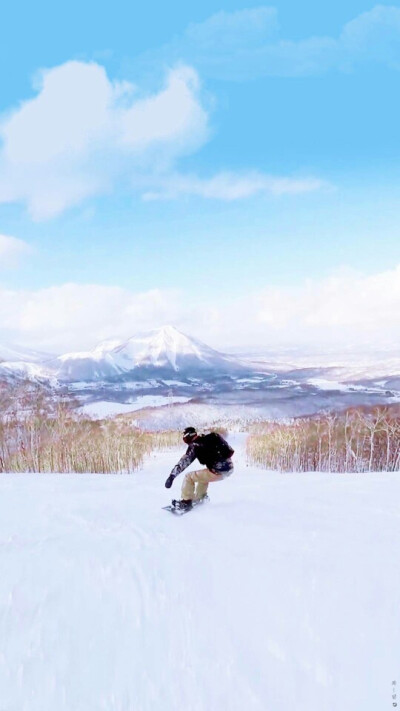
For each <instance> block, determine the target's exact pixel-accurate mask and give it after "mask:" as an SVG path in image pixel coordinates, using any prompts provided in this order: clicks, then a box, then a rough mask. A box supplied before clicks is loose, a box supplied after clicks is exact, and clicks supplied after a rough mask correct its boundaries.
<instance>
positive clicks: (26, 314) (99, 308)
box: [0, 283, 182, 351]
mask: <svg viewBox="0 0 400 711" xmlns="http://www.w3.org/2000/svg"><path fill="white" fill-rule="evenodd" d="M181 314H182V308H181V305H180V300H179V298H178V295H177V293H176V292H175V291H174V290H166V291H160V290H158V289H153V290H150V291H147V292H142V293H134V292H131V291H128V290H126V289H121V288H120V287H109V286H101V285H97V284H83V285H81V284H74V283H70V284H63V285H61V286H54V287H50V288H47V289H40V290H37V291H22V290H21V291H17V290H5V289H0V333H1V331H3V333H4V334H7V340H9V341H15V342H19V343H24V344H31V345H32V346H33V347H39V346H40V347H41V348H43V349H44V350H46V349H47V350H50V351H70V350H76V349H82V348H89V347H92V346H93V345H95V344H96V343H97V342H99V341H102V340H105V339H107V338H109V337H116V338H129V336H131V335H132V334H133V333H135V332H137V331H140V330H147V329H148V328H152V327H157V326H161V325H163V324H164V323H165V322H166V321H168V319H171V318H172V319H174V320H175V319H177V318H180V317H181Z"/></svg>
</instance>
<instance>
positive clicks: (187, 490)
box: [182, 469, 223, 500]
mask: <svg viewBox="0 0 400 711" xmlns="http://www.w3.org/2000/svg"><path fill="white" fill-rule="evenodd" d="M222 479H223V476H222V474H213V472H210V470H209V469H198V470H197V471H196V472H188V474H186V476H185V478H184V480H183V484H182V499H186V500H187V499H201V497H202V496H205V495H206V493H207V489H208V485H209V483H210V481H222ZM195 484H197V486H196V494H195V492H194V487H195Z"/></svg>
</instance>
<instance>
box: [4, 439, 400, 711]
mask: <svg viewBox="0 0 400 711" xmlns="http://www.w3.org/2000/svg"><path fill="white" fill-rule="evenodd" d="M230 441H231V442H232V444H233V446H234V447H235V448H236V453H235V461H236V469H235V473H234V474H233V476H231V477H230V478H229V479H226V480H225V481H223V482H219V483H216V484H211V485H210V498H211V502H210V503H209V504H206V505H205V506H202V507H200V508H198V509H195V510H194V511H193V512H190V513H189V514H187V515H185V516H183V517H180V518H177V517H174V516H172V515H171V514H169V513H168V512H166V511H163V510H162V509H161V507H162V506H163V505H165V504H167V503H168V502H169V500H170V498H171V496H177V495H179V484H180V482H181V481H182V476H181V477H180V481H179V480H177V481H176V482H175V484H174V487H173V489H172V490H171V491H167V490H166V489H165V488H164V480H165V478H166V476H167V475H168V473H169V471H170V470H171V468H172V466H173V464H175V462H176V461H177V459H178V458H179V456H180V454H181V452H182V451H183V449H182V450H180V449H176V450H172V451H166V452H161V453H156V454H153V455H152V456H151V457H150V458H149V459H148V460H147V461H146V463H145V464H144V466H143V468H142V470H141V471H138V472H137V473H136V474H134V475H131V476H127V475H117V476H111V475H96V474H92V475H55V474H53V475H51V474H49V475H32V474H31V475H29V474H22V475H2V476H1V477H0V551H1V571H2V572H1V576H0V610H1V614H0V689H1V695H0V708H1V711H101V710H103V711H161V710H162V711H177V710H179V709H185V710H187V711H221V709H223V710H225V709H226V711H288V709H296V711H338V710H340V711H361V710H362V711H381V710H382V711H384V709H389V708H392V699H391V694H392V685H391V684H392V680H394V679H397V680H399V672H400V667H399V650H400V627H399V624H398V610H399V602H400V594H399V590H400V569H399V565H398V561H399V559H400V535H399V518H400V514H399V509H398V500H399V493H400V477H399V476H398V474H357V475H355V474H351V475H350V474H349V475H337V474H336V475H328V474H317V473H313V474H284V475H282V474H278V473H273V472H265V471H262V470H259V469H256V468H254V467H251V466H246V462H245V458H244V453H243V444H244V437H243V436H242V435H235V436H234V437H232V438H231V440H230ZM194 466H195V465H192V468H193V467H194Z"/></svg>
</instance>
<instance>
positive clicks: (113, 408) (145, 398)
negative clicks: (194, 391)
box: [79, 395, 190, 418]
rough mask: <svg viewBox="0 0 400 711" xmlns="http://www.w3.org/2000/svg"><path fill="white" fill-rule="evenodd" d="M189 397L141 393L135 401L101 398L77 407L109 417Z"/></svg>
mask: <svg viewBox="0 0 400 711" xmlns="http://www.w3.org/2000/svg"><path fill="white" fill-rule="evenodd" d="M189 400H190V398H189V397H183V396H180V395H176V396H171V397H167V396H164V395H142V396H141V397H138V398H137V400H135V402H130V403H126V402H107V401H106V400H101V401H99V402H90V403H88V404H87V405H83V406H82V407H80V408H79V411H80V412H83V413H84V414H85V415H88V416H89V417H93V418H96V417H98V418H103V417H110V416H112V415H120V414H123V413H127V412H135V411H136V410H143V409H144V408H146V407H160V406H162V405H173V404H174V403H182V402H188V401H189Z"/></svg>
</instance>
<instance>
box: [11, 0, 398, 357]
mask: <svg viewBox="0 0 400 711" xmlns="http://www.w3.org/2000/svg"><path fill="white" fill-rule="evenodd" d="M4 15H5V21H4V23H3V30H2V33H3V36H2V41H1V42H0V74H1V92H0V112H1V114H0V296H1V299H0V302H2V303H3V306H1V305H0V339H1V338H2V337H3V338H4V339H12V340H18V341H20V342H25V343H29V344H32V345H35V346H36V347H39V346H40V347H48V348H53V349H56V350H67V349H68V348H69V347H71V348H72V347H73V348H77V347H80V346H82V347H91V345H94V344H95V343H96V342H97V340H99V339H102V338H105V337H108V336H110V337H112V336H117V337H121V338H122V337H126V336H128V335H129V334H130V333H134V332H135V331H136V330H139V329H143V328H146V327H149V328H151V327H153V326H158V325H161V323H163V322H164V321H166V320H167V321H172V322H174V323H175V324H176V325H177V326H178V327H181V328H183V329H185V330H186V331H189V332H192V333H193V334H194V335H198V336H200V337H202V338H203V339H204V340H207V341H209V342H211V344H212V345H217V346H219V347H221V346H222V345H223V343H225V342H226V344H227V345H240V344H242V343H243V344H249V345H250V344H254V345H255V344H268V345H270V344H274V343H276V344H279V343H286V342H293V344H295V343H297V342H298V341H300V342H303V341H304V342H309V341H316V340H322V341H324V340H327V341H329V339H330V338H334V339H335V340H336V339H339V341H340V340H342V341H343V343H344V344H345V343H347V342H348V341H349V339H354V340H357V339H358V338H360V339H361V340H362V341H363V342H364V341H365V342H367V341H371V340H372V341H373V340H374V339H375V338H376V337H377V335H379V337H380V338H388V339H390V338H393V337H397V335H398V334H399V333H400V322H399V320H398V318H397V317H396V314H397V313H398V311H399V309H398V306H399V300H400V295H399V289H398V287H397V284H398V278H397V271H396V270H397V267H398V265H399V264H400V239H399V237H400V234H399V232H400V227H399V224H400V223H399V207H398V205H399V193H400V174H399V173H400V172H399V167H398V166H399V158H400V155H399V154H400V144H399V141H398V125H399V98H398V97H399V92H398V81H399V76H400V75H399V72H400V9H399V8H398V6H397V5H394V4H386V5H374V4H370V5H368V4H366V3H365V2H347V3H341V2H338V3H335V4H334V5H333V4H331V6H326V5H325V6H324V5H323V4H321V3H316V2H307V1H305V2H303V3H301V4H299V3H293V2H275V3H274V4H273V5H261V4H259V5H254V6H253V5H250V6H245V5H243V4H241V3H240V2H224V3H215V2H202V3H196V2H194V3H190V4H187V3H177V2H170V3H168V4H165V3H149V4H147V5H145V6H143V7H142V6H140V7H134V6H133V5H132V4H131V3H127V2H120V1H118V0H117V2H114V3H113V4H112V7H111V6H108V7H107V8H106V9H104V8H103V7H99V6H98V3H93V2H86V3H84V4H83V5H82V4H80V3H79V4H78V3H77V2H75V1H72V2H70V3H68V5H64V6H63V7H61V8H60V7H57V8H56V7H55V6H54V4H53V3H48V2H36V3H35V4H34V6H33V5H32V4H29V3H15V4H14V5H11V4H10V3H8V5H7V8H6V9H4V10H3V17H4ZM21 17H23V19H24V21H23V22H21ZM377 284H378V285H379V286H378V287H377V286H376V285H377ZM65 285H69V286H68V294H67V293H66V290H65ZM335 288H336V289H337V293H332V289H333V290H334V289H335ZM355 289H357V291H356V292H354V290H355ZM90 290H92V291H90ZM377 290H378V292H379V297H377ZM117 292H118V294H119V296H116V294H117ZM360 293H361V294H362V295H363V300H362V301H361V302H360V301H359V294H360ZM343 294H345V295H346V299H347V300H348V301H347V303H346V304H344V303H342V302H341V299H343V298H344V297H343ZM110 295H111V296H110ZM96 299H97V301H96ZM108 300H109V301H111V302H112V304H113V305H112V306H111V305H110V308H109V309H108V310H107V309H106V308H105V306H104V304H105V303H108ZM88 301H89V302H90V308H89V307H88V306H87V304H88ZM321 303H322V307H323V308H324V309H325V311H324V314H325V317H324V316H323V315H322V313H320V315H319V317H318V318H316V316H315V313H316V310H317V306H318V308H319V307H320V306H321ZM335 303H337V305H338V307H337V309H335V306H334V304H335ZM299 304H301V308H300V307H299ZM233 306H234V308H233ZM322 307H321V308H322ZM115 309H117V310H118V311H120V314H121V315H120V317H119V318H118V319H117V320H116V319H115V318H114V316H113V314H114V313H115ZM77 311H79V319H77ZM383 311H384V312H385V317H384V318H383V319H382V317H381V313H382V312H383ZM101 314H103V318H101ZM340 314H342V316H340ZM239 315H241V316H240V317H239ZM243 315H244V316H243ZM367 316H368V317H367ZM244 321H245V322H246V323H244ZM333 334H334V335H333Z"/></svg>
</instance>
